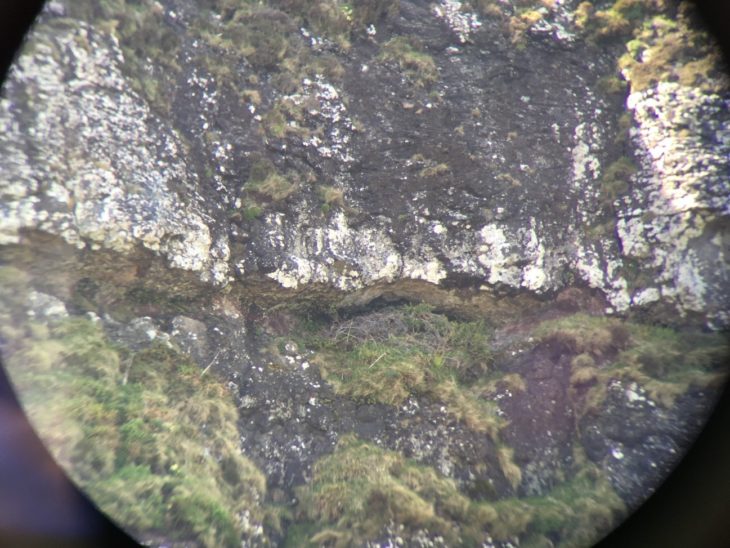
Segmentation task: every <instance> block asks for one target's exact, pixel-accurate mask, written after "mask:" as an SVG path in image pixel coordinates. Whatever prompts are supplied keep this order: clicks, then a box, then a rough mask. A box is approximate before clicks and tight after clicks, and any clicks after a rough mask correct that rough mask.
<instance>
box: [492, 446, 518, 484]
mask: <svg viewBox="0 0 730 548" xmlns="http://www.w3.org/2000/svg"><path fill="white" fill-rule="evenodd" d="M513 457H514V449H512V448H511V447H507V446H502V447H500V448H499V449H497V459H498V460H499V466H500V468H501V469H502V473H503V474H504V477H505V478H506V479H507V481H508V482H509V484H510V485H511V486H512V489H517V487H518V486H519V485H520V483H521V482H522V470H520V467H519V466H517V465H516V464H515V462H514V459H513Z"/></svg>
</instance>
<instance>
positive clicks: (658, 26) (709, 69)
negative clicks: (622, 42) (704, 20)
mask: <svg viewBox="0 0 730 548" xmlns="http://www.w3.org/2000/svg"><path fill="white" fill-rule="evenodd" d="M626 47H627V52H626V54H624V55H623V56H622V57H621V59H620V60H619V68H620V69H622V70H623V71H624V74H626V76H627V78H628V80H629V81H630V82H631V89H632V90H633V91H641V90H644V89H647V88H649V87H651V86H653V85H655V84H657V83H659V82H667V81H669V82H671V81H675V82H679V83H680V84H683V85H686V86H692V87H694V88H700V89H707V90H710V91H717V90H719V89H722V88H723V86H726V85H727V78H726V76H725V75H724V74H723V69H722V62H721V58H720V55H719V53H718V51H719V50H718V48H717V45H716V44H715V43H714V42H713V40H712V39H711V38H710V36H709V35H708V34H707V33H706V32H705V31H703V30H700V29H699V25H698V24H697V23H696V22H695V21H694V14H693V11H692V6H691V5H689V4H682V5H680V6H679V9H678V13H677V17H676V19H670V18H669V17H667V16H665V15H656V16H655V17H653V18H651V19H648V20H647V22H646V23H645V24H644V25H643V27H642V28H641V29H640V31H637V32H636V34H635V38H634V39H633V40H631V41H629V42H628V43H627V46H626Z"/></svg>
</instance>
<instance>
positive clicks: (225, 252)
mask: <svg viewBox="0 0 730 548" xmlns="http://www.w3.org/2000/svg"><path fill="white" fill-rule="evenodd" d="M69 9H71V8H69ZM555 9H558V8H555ZM568 9H569V8H568V7H567V5H565V6H563V5H561V7H560V9H559V10H558V11H557V12H552V11H547V10H546V9H545V8H543V11H544V12H545V13H543V12H539V13H542V14H543V16H542V17H541V18H540V19H539V23H535V24H534V25H533V26H532V27H530V29H531V30H530V31H528V32H527V34H526V35H525V36H523V37H522V39H523V40H525V41H526V42H525V44H523V45H522V47H521V48H516V47H515V46H514V44H513V43H512V42H510V37H505V36H503V33H501V32H500V26H499V18H498V17H496V16H495V15H494V14H492V16H480V15H479V14H477V13H476V12H470V11H468V10H466V6H461V5H460V3H454V2H445V3H443V5H440V6H438V5H437V6H435V7H431V6H430V5H429V4H427V3H420V2H402V3H401V4H400V6H399V10H398V13H397V15H392V16H391V17H390V18H387V19H379V20H378V21H377V22H374V23H373V24H372V25H371V26H370V27H368V29H366V30H367V32H362V31H358V32H356V33H355V34H354V35H353V37H352V45H351V46H350V47H349V49H343V48H338V46H337V45H336V44H334V43H332V42H331V41H329V40H328V39H327V38H323V37H320V36H316V35H315V34H314V33H313V31H312V30H311V29H307V28H306V27H304V26H303V27H301V28H300V29H298V31H297V32H298V33H299V36H296V35H295V36H294V37H292V39H291V40H292V44H293V45H290V47H292V48H294V47H296V48H299V49H298V50H297V55H299V57H303V56H304V55H305V54H306V55H307V56H309V57H311V59H310V61H309V62H310V65H311V66H306V67H305V69H306V70H304V71H303V74H305V76H304V77H302V78H301V80H300V81H296V82H292V83H289V84H287V85H288V86H290V87H293V88H295V91H294V92H290V93H284V92H282V91H280V90H279V89H277V87H276V85H277V82H276V81H275V77H276V76H281V75H282V74H283V73H285V71H284V70H283V69H277V70H275V71H274V72H273V73H272V72H271V69H270V68H269V67H268V66H265V67H264V70H263V72H262V68H261V67H260V66H258V65H257V64H256V61H255V59H256V58H255V56H253V55H249V56H248V58H246V57H241V56H239V57H238V58H237V59H236V61H237V63H236V64H235V65H232V66H233V67H235V69H233V68H231V67H226V68H227V71H226V72H225V73H224V74H226V75H227V74H230V76H227V77H226V76H224V75H221V74H220V73H221V71H220V70H215V67H213V68H211V67H210V66H209V65H205V63H204V62H203V60H205V59H208V57H206V56H212V55H214V54H215V52H216V49H215V47H214V46H213V45H211V43H210V41H208V42H206V41H205V40H204V39H202V38H199V37H198V36H196V35H197V34H200V33H202V32H203V31H200V33H199V32H198V31H196V30H191V31H190V32H189V35H185V34H183V35H182V36H180V37H179V42H180V44H179V46H178V47H177V48H175V49H173V50H172V51H169V52H165V53H164V55H167V56H170V57H171V59H168V61H170V63H168V64H171V63H172V62H173V61H174V63H175V64H176V65H178V69H179V70H178V72H177V73H175V74H174V76H176V78H177V79H176V81H175V85H174V87H173V88H172V89H170V90H168V91H169V93H170V94H171V96H170V97H168V98H167V99H166V101H165V102H166V104H167V106H168V108H169V112H159V111H158V113H157V114H155V113H154V112H153V111H151V110H150V108H149V106H148V104H147V102H146V101H145V100H144V99H145V98H144V97H141V96H140V94H138V93H136V92H135V91H134V90H133V87H135V86H133V83H130V78H133V79H137V84H138V82H139V81H142V82H143V83H144V82H146V84H145V85H147V86H148V87H152V86H153V85H158V86H161V85H162V84H161V83H159V82H156V80H155V78H156V72H155V71H160V70H163V69H164V66H163V67H162V68H161V67H160V66H157V65H155V59H154V58H152V57H147V58H146V61H145V62H146V63H147V65H145V66H144V67H142V68H140V69H139V70H140V71H142V72H141V73H133V74H132V75H131V76H130V75H129V70H130V69H129V67H127V70H126V72H125V63H126V64H127V65H130V64H131V63H130V62H129V61H128V60H126V61H125V57H124V55H123V53H122V51H121V50H120V46H119V43H118V42H117V40H116V39H115V35H114V33H112V32H109V31H108V30H106V27H104V26H101V25H96V26H92V25H91V23H92V22H91V21H90V22H76V21H73V22H71V21H69V20H68V19H66V18H59V17H57V13H58V10H49V11H48V12H47V13H45V14H44V16H43V17H42V19H41V22H40V23H39V25H38V27H37V29H36V30H35V32H34V33H33V36H32V37H31V38H30V42H29V45H28V47H27V48H26V53H25V54H24V55H23V56H22V57H21V58H20V59H19V62H18V64H17V65H16V67H15V68H14V70H13V73H12V74H11V77H10V79H9V81H8V83H7V85H6V90H5V96H6V99H5V101H4V102H3V115H2V120H3V126H4V132H3V134H4V135H3V139H2V144H1V146H2V147H3V148H2V151H3V155H2V156H3V166H2V167H3V172H4V173H5V174H6V176H5V178H4V181H5V188H4V190H3V195H4V196H5V199H4V201H3V209H4V213H3V232H2V233H3V241H5V242H6V243H9V242H13V241H17V240H18V237H19V236H18V234H19V231H21V230H22V229H27V228H40V229H42V230H44V231H47V232H50V233H53V234H58V235H60V236H62V237H63V238H64V239H65V240H66V241H68V242H70V243H73V244H75V245H79V246H81V247H84V246H88V247H90V248H95V247H99V246H103V247H106V248H109V249H115V250H120V251H123V250H127V249H130V248H131V247H134V246H136V245H141V246H144V247H146V248H147V249H151V250H153V251H155V252H156V253H159V254H160V255H161V256H163V257H165V258H166V259H167V260H168V262H169V264H170V266H172V267H174V268H182V269H186V270H192V271H195V272H198V273H199V274H200V276H201V277H202V279H203V280H204V281H210V282H211V283H215V284H226V283H229V282H230V281H232V280H233V279H234V276H237V277H236V279H241V278H242V279H245V277H246V275H248V274H250V273H255V272H260V273H264V274H266V275H267V276H268V277H270V278H272V279H274V280H276V281H277V282H278V283H280V284H281V285H282V286H284V287H288V288H291V287H301V286H304V285H306V284H312V283H325V284H327V285H331V286H333V287H337V288H340V289H343V290H347V291H349V290H352V289H357V288H362V287H366V286H368V285H371V284H373V283H375V282H378V281H392V280H395V279H402V278H411V279H421V280H426V281H428V282H430V283H434V284H438V283H444V282H448V281H449V280H457V279H458V280H462V282H461V283H467V282H466V280H469V282H468V283H470V284H473V285H476V286H484V289H485V290H491V289H494V288H500V287H505V288H515V289H525V290H529V291H532V292H535V293H537V294H545V293H551V292H554V291H556V290H558V289H560V288H562V287H565V286H566V285H568V284H570V283H585V284H587V285H588V286H589V287H593V288H597V289H600V290H601V291H603V292H604V293H605V294H606V295H607V297H608V300H609V301H610V303H611V306H612V307H613V308H614V309H615V310H617V311H625V310H627V309H628V308H629V307H631V306H636V307H646V306H649V305H651V304H653V303H657V302H661V303H666V304H669V305H671V306H672V307H673V308H675V309H676V310H677V311H678V312H679V313H680V314H684V313H687V312H694V313H699V314H702V315H705V316H706V317H707V318H708V320H709V321H712V322H715V323H717V324H718V325H724V324H725V317H726V314H727V310H728V303H727V302H726V301H725V298H726V295H727V293H728V291H727V289H728V288H727V274H726V269H725V261H724V258H723V252H722V245H723V244H722V242H723V241H724V239H725V238H726V237H727V235H726V233H725V231H726V228H725V224H724V223H723V222H722V219H723V217H724V216H725V215H726V214H727V209H726V208H727V203H728V201H727V199H726V198H727V196H728V188H727V176H726V175H727V171H728V165H727V157H728V154H727V146H728V145H727V143H728V129H727V128H728V121H727V118H726V113H727V101H728V98H727V93H726V91H725V88H723V87H722V84H721V81H720V80H717V78H720V77H719V76H713V75H712V73H710V74H700V75H698V76H697V78H698V80H697V81H700V83H703V84H704V85H703V86H701V87H697V88H695V87H693V86H691V85H683V84H682V83H676V82H665V81H659V82H657V83H655V84H654V85H649V86H648V88H647V89H641V90H637V91H633V89H632V87H633V84H632V81H631V74H632V72H631V70H628V71H625V75H626V77H627V79H628V86H629V96H628V99H627V103H626V104H627V106H628V111H627V112H628V113H629V115H630V117H631V119H630V121H629V120H628V119H627V118H624V119H623V121H622V122H621V123H622V124H623V126H622V127H621V128H619V127H618V125H619V117H620V115H621V114H622V112H623V110H622V108H621V107H620V106H619V105H620V103H619V101H620V100H621V96H620V94H621V91H619V94H614V95H611V94H609V93H606V92H605V91H602V90H603V88H602V87H601V86H599V85H598V84H599V83H600V82H602V80H601V78H604V80H605V78H606V77H610V76H611V75H612V73H613V71H614V70H615V68H614V66H615V65H614V64H615V59H616V57H617V55H618V54H619V53H620V52H621V51H620V49H619V46H613V45H611V44H609V45H607V46H605V47H603V48H599V47H595V46H592V45H591V44H590V43H588V42H586V41H585V39H583V38H581V39H578V38H576V37H575V33H576V32H577V31H578V29H576V28H575V23H570V20H571V17H567V16H565V13H564V12H565V10H568ZM161 10H162V12H161V14H159V12H156V13H158V18H159V21H158V22H159V24H162V25H167V26H171V27H172V28H173V29H174V28H177V27H178V26H180V25H186V26H189V27H191V29H196V28H197V27H202V26H204V25H211V24H212V25H213V28H214V29H215V28H216V27H215V25H218V26H219V27H220V28H217V30H219V31H220V32H221V33H222V34H223V36H228V34H231V37H230V39H235V36H233V35H232V34H233V32H234V31H233V30H231V29H230V28H228V27H226V26H225V25H224V24H223V22H216V21H217V20H216V19H215V17H214V12H207V11H203V12H202V14H201V12H199V11H196V10H195V9H194V7H193V5H192V4H187V3H185V2H175V3H171V4H170V5H169V6H167V7H164V6H163V7H162V8H161ZM561 10H562V11H561ZM92 12H93V10H92ZM69 13H71V12H69ZM278 13H280V15H281V17H284V18H287V17H288V16H286V15H284V14H281V12H278ZM536 13H537V12H536ZM558 13H560V14H561V15H560V17H563V18H564V19H565V21H567V22H566V23H565V26H564V27H560V30H559V31H558V30H555V31H554V32H552V31H550V32H549V31H548V30H549V29H553V27H551V26H550V24H551V23H550V22H551V20H552V19H551V18H553V17H558ZM113 15H114V14H113V13H112V14H110V19H113ZM116 15H119V14H116ZM97 16H99V14H97ZM206 17H207V18H209V19H210V21H207V20H206V21H203V22H201V19H205V18H206ZM272 17H273V16H272ZM647 17H649V16H648V15H647ZM287 20H288V21H289V22H288V23H287V24H291V25H294V24H295V23H300V24H302V25H303V24H305V23H306V21H307V20H306V19H304V20H302V19H291V18H290V19H287ZM156 21H157V20H156ZM211 21H212V22H211ZM376 23H377V24H376ZM282 24H283V23H282ZM555 24H557V23H555ZM655 26H657V27H658V28H659V30H658V31H656V32H655V34H656V35H657V36H658V38H656V37H655V38H653V39H654V41H655V42H656V41H660V40H661V39H662V31H661V28H660V27H659V23H655ZM556 28H557V27H556ZM466 29H468V32H467V30H466ZM206 30H207V27H206ZM295 30H296V29H295ZM176 32H178V31H176ZM666 32H670V31H666ZM465 33H466V34H465ZM398 36H401V37H403V36H405V37H415V36H417V37H418V41H419V43H418V44H417V49H418V50H419V52H417V53H418V55H421V56H422V57H423V59H428V63H426V61H423V59H422V62H423V63H426V65H424V66H418V68H417V69H413V70H412V71H411V69H409V65H408V63H409V62H410V63H415V62H416V61H415V60H413V59H411V58H410V57H408V55H411V57H413V58H414V59H416V53H412V52H414V51H415V50H414V49H413V46H411V45H405V46H404V45H403V44H400V42H396V45H398V44H400V45H399V47H400V48H401V49H400V50H398V51H397V54H396V53H393V54H392V55H391V57H392V58H393V59H394V60H392V61H391V60H390V59H391V57H388V56H386V55H384V52H385V53H388V51H389V50H388V49H387V46H386V45H387V44H391V50H395V46H393V45H392V44H393V42H392V40H393V37H398ZM409 39H410V38H409ZM511 39H512V40H514V39H515V37H514V36H512V37H511ZM651 45H652V44H650V46H651ZM409 48H410V49H409ZM152 51H155V50H152ZM223 52H224V55H230V52H228V51H226V50H225V49H224V50H223ZM691 53H695V52H691ZM138 55H139V53H138ZM158 55H162V54H158ZM398 55H400V57H398ZM639 55H640V54H639ZM697 55H699V54H697ZM323 59H325V60H327V62H328V63H330V65H333V66H334V67H335V68H336V70H335V68H330V69H329V72H330V73H333V74H332V75H328V74H327V73H328V70H325V69H320V70H321V72H317V70H316V69H317V67H318V66H320V65H321V64H322V63H323V62H324V61H323ZM697 62H699V61H697ZM300 63H304V61H300ZM316 63H320V65H317V64H316ZM642 63H644V64H650V63H652V61H651V59H647V60H644V61H641V60H639V61H637V62H636V63H635V64H637V65H641V64H642ZM687 64H689V63H687ZM415 66H417V65H415ZM639 68H641V67H639ZM710 68H711V67H710ZM427 69H428V70H430V71H431V72H432V74H429V78H430V79H429V80H427V81H425V82H424V81H422V80H423V73H424V72H425V71H426V70H427ZM168 70H169V71H170V72H173V70H172V69H168ZM267 71H268V72H267ZM418 71H420V76H419V78H421V79H420V80H419V79H418V78H416V77H415V72H418ZM634 71H635V72H636V71H638V69H634ZM312 72H313V74H312V75H311V76H309V74H311V73H312ZM412 72H413V74H412ZM217 73H218V74H217ZM286 76H287V77H292V76H291V75H290V74H286ZM614 78H615V76H614ZM713 78H715V80H713ZM158 79H159V78H158ZM280 79H283V78H280ZM241 80H245V81H247V82H249V83H248V84H247V85H248V86H249V88H248V89H246V90H245V91H246V94H245V95H244V97H243V98H242V97H241V93H240V92H241V90H240V89H236V88H237V86H239V85H241V84H240V82H241ZM150 82H151V83H150ZM250 82H257V83H253V84H251V83H250ZM287 85H283V84H281V83H279V84H278V86H279V88H286V87H287ZM136 87H139V85H137V86H136ZM604 87H605V86H604ZM272 120H273V122H272ZM274 122H275V123H274ZM626 126H629V127H628V128H627V127H626ZM627 129H628V130H629V131H630V134H631V135H630V137H629V139H631V140H632V143H635V145H636V146H631V144H632V143H624V144H623V149H624V150H625V151H626V150H628V156H629V157H631V156H633V157H634V158H635V159H634V160H633V161H634V162H635V164H636V166H635V168H634V170H635V172H634V173H633V174H632V173H630V172H629V173H626V172H624V173H622V174H620V175H619V176H618V179H619V183H621V184H619V185H615V184H614V185H613V186H611V183H612V182H613V183H616V173H614V172H615V168H614V172H611V165H612V162H614V161H615V160H616V159H618V158H620V157H622V156H626V154H627V152H622V151H621V149H620V147H618V146H617V145H616V142H617V141H618V140H620V139H618V138H617V136H618V137H619V138H621V137H622V136H621V135H620V134H621V132H625V131H626V130H627ZM262 133H263V135H261V134H262ZM191 149H193V150H192V151H191ZM262 157H263V158H264V159H268V160H269V161H271V162H273V165H272V166H271V167H272V169H276V170H278V171H281V172H284V173H283V177H284V178H286V177H289V179H291V180H289V181H286V182H285V183H284V184H289V185H293V188H291V189H290V190H289V191H287V192H285V194H286V197H284V198H283V199H277V197H278V195H277V196H276V197H273V198H272V194H271V193H272V192H273V191H272V190H271V189H269V190H266V189H263V192H261V189H259V191H260V192H259V194H258V195H257V194H256V191H255V190H253V191H249V190H248V189H247V186H246V184H245V183H246V181H247V180H248V181H249V183H250V182H251V171H252V169H254V168H255V165H256V163H257V161H258V162H259V163H261V158H262ZM201 164H205V165H201ZM211 166H212V167H211ZM259 167H260V166H259ZM298 179H302V180H298ZM249 186H252V185H249ZM322 187H326V188H328V189H332V190H333V191H335V192H336V194H330V197H329V198H326V199H325V202H324V204H323V203H322V198H321V196H320V195H321V190H322ZM242 190H243V191H242ZM267 193H268V195H267ZM545 196H550V197H553V196H560V197H561V199H560V200H552V199H551V200H546V199H545ZM335 197H336V199H335ZM333 199H335V201H334V202H332V201H331V200H333ZM262 200H263V202H264V203H261V202H262ZM267 200H268V202H273V203H269V204H268V206H267ZM327 200H330V201H327ZM248 202H251V203H253V202H256V203H257V205H255V206H254V207H256V210H255V211H256V213H258V215H260V216H259V217H258V218H257V219H249V220H248V221H246V220H245V219H243V220H237V219H241V214H240V213H238V212H237V211H235V210H236V209H241V208H242V207H243V208H244V209H245V208H246V206H247V203H248ZM261 205H263V206H267V207H260V206H261ZM323 205H324V206H326V207H325V208H324V209H326V210H327V212H326V213H323V211H322V207H321V206H323ZM249 211H250V210H249ZM244 217H245V215H244ZM689 227H691V228H689ZM231 248H233V249H234V251H233V252H231ZM637 265H638V266H637ZM637 270H638V271H640V272H643V273H644V275H643V276H641V275H638V274H637V272H636V271H637Z"/></svg>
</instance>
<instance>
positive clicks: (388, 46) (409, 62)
mask: <svg viewBox="0 0 730 548" xmlns="http://www.w3.org/2000/svg"><path fill="white" fill-rule="evenodd" d="M378 60H379V61H381V62H383V63H392V64H394V65H396V66H397V67H398V68H399V70H400V71H401V74H403V76H404V77H405V78H406V79H407V80H408V81H409V82H410V83H411V84H412V85H413V86H415V87H425V86H428V85H431V84H433V83H434V82H436V81H437V80H438V77H439V74H438V67H437V66H436V63H435V62H434V60H433V58H432V57H431V56H430V55H428V54H427V53H425V52H424V51H423V50H422V47H421V46H420V45H419V43H418V42H417V41H416V40H415V39H412V38H408V37H405V36H396V37H395V38H391V39H390V40H388V41H387V42H386V43H385V44H383V47H382V49H381V51H380V55H379V56H378Z"/></svg>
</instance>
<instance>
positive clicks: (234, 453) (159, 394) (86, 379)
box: [0, 267, 273, 546]
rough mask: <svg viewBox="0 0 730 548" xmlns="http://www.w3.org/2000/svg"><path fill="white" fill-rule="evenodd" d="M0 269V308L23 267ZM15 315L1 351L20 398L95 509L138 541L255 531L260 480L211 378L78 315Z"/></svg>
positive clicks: (167, 351)
mask: <svg viewBox="0 0 730 548" xmlns="http://www.w3.org/2000/svg"><path fill="white" fill-rule="evenodd" d="M0 275H1V276H2V278H3V280H5V281H6V282H9V283H8V284H7V285H6V284H3V286H2V287H3V295H2V298H1V299H0V304H1V305H2V308H3V311H2V312H3V316H7V315H10V314H12V313H13V312H12V310H13V309H12V306H10V305H12V303H13V302H17V303H18V304H20V302H22V301H23V300H24V299H23V296H24V295H25V296H26V297H27V294H25V293H24V291H23V278H24V276H23V273H22V272H21V271H18V270H15V269H12V268H10V267H3V268H2V272H1V273H0ZM11 293H13V294H11ZM4 319H7V317H4ZM15 320H16V321H15V322H5V321H3V322H2V325H3V328H4V329H5V330H7V329H8V327H9V326H14V327H13V328H12V329H13V330H14V332H13V334H12V335H13V337H12V341H13V342H12V344H13V346H14V348H12V349H11V348H4V350H5V351H4V353H3V358H4V363H5V365H6V366H7V368H8V370H9V371H10V372H11V373H12V378H13V381H14V384H15V386H16V388H17V389H18V391H19V394H20V395H21V399H22V403H23V406H24V408H25V410H26V412H27V413H28V415H29V417H30V420H31V421H32V422H33V424H34V425H35V427H36V429H37V431H38V432H39V433H40V435H41V437H42V439H43V441H44V442H45V443H46V445H47V446H48V447H49V449H50V450H51V452H52V453H53V455H54V457H55V458H56V460H57V461H58V462H59V463H60V464H61V465H63V467H64V469H65V470H66V471H67V472H68V473H69V474H70V475H71V477H72V479H73V480H74V481H75V482H76V483H77V484H78V485H79V486H80V487H81V488H82V489H84V490H85V491H86V492H87V493H88V494H89V495H90V496H91V497H92V499H93V500H94V502H95V503H96V504H98V505H99V507H100V508H101V509H102V510H103V511H104V512H106V513H108V514H109V515H110V516H111V517H112V518H113V519H115V520H116V521H117V522H119V523H120V524H121V525H123V526H124V527H125V528H128V529H129V530H131V531H133V532H134V533H135V534H136V535H138V536H139V538H144V537H145V536H147V535H156V534H164V535H169V536H170V538H173V539H175V540H179V541H188V542H195V543H198V544H200V545H203V546H239V545H240V542H241V538H254V537H261V535H262V533H263V530H262V523H263V521H264V519H266V517H267V516H268V515H269V512H268V511H267V510H266V509H265V507H264V506H263V498H264V496H265V492H266V480H265V477H264V476H263V474H262V473H261V472H260V471H259V470H258V469H257V468H256V467H255V465H254V464H253V463H252V462H251V461H250V460H248V459H247V458H246V457H245V456H244V455H243V454H242V453H241V449H240V447H239V441H238V432H237V429H236V421H237V416H238V413H237V410H236V407H235V405H234V403H233V401H232V397H231V394H230V393H229V392H228V390H227V389H226V388H225V386H224V385H223V384H222V383H221V382H220V381H218V380H216V379H215V378H214V377H213V376H211V375H201V371H200V369H199V368H198V367H197V366H196V365H195V364H193V363H192V362H191V360H190V358H189V357H187V356H185V355H184V354H182V353H180V352H178V351H177V350H175V349H174V348H172V347H169V346H167V345H165V344H164V343H154V342H153V343H151V344H150V346H149V347H148V348H145V349H141V350H139V351H130V350H128V349H125V348H123V347H120V346H119V345H116V344H113V343H112V342H110V341H109V340H108V339H107V337H106V336H105V334H104V331H103V330H102V328H101V327H100V326H99V324H98V323H95V322H94V321H92V320H89V319H87V318H82V317H67V318H65V319H59V320H57V321H55V322H51V323H50V324H48V325H47V324H46V323H41V322H37V321H25V322H23V323H18V320H19V318H17V317H16V318H15ZM7 334H8V333H7V332H6V333H4V335H7ZM271 515H272V516H273V514H271ZM261 538H263V537H261Z"/></svg>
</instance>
